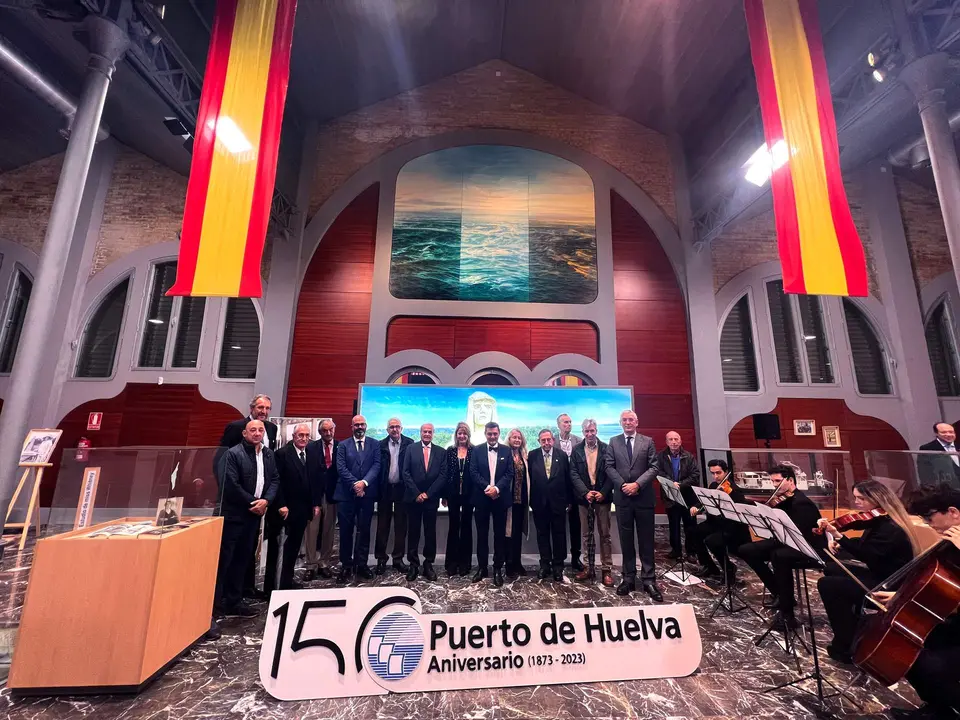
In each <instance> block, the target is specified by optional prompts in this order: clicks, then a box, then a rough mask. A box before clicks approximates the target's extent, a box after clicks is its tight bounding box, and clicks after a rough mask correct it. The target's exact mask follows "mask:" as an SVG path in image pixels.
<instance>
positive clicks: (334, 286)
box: [304, 263, 373, 293]
mask: <svg viewBox="0 0 960 720" xmlns="http://www.w3.org/2000/svg"><path fill="white" fill-rule="evenodd" d="M310 281H311V285H310V287H311V288H323V290H324V291H325V292H346V293H369V292H372V291H373V263H338V264H336V265H334V264H332V263H331V264H325V265H323V266H322V268H321V269H320V270H319V271H317V272H315V273H312V274H311V278H310ZM304 284H306V281H304Z"/></svg>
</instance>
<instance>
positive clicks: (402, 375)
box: [390, 367, 440, 385]
mask: <svg viewBox="0 0 960 720" xmlns="http://www.w3.org/2000/svg"><path fill="white" fill-rule="evenodd" d="M390 382H391V383H394V384H395V385H439V384H440V382H439V381H438V380H437V378H436V376H435V375H434V374H433V373H432V372H430V371H429V370H427V369H426V368H421V367H412V368H405V369H403V370H401V371H400V372H398V373H394V375H393V377H391V378H390Z"/></svg>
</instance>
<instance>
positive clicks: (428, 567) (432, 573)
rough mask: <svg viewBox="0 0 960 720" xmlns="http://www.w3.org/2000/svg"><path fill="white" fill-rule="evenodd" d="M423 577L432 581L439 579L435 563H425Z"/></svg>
mask: <svg viewBox="0 0 960 720" xmlns="http://www.w3.org/2000/svg"><path fill="white" fill-rule="evenodd" d="M423 579H424V580H428V581H430V582H434V581H435V580H436V579H437V571H436V570H434V569H433V563H428V562H425V563H424V564H423Z"/></svg>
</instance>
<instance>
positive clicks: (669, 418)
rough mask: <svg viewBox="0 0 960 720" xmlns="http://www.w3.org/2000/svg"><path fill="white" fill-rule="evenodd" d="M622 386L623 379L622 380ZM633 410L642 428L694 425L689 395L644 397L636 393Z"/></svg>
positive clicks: (691, 400)
mask: <svg viewBox="0 0 960 720" xmlns="http://www.w3.org/2000/svg"><path fill="white" fill-rule="evenodd" d="M620 382H621V384H627V385H629V384H630V383H623V378H622V377H621V379H620ZM633 409H634V410H635V411H636V413H637V420H638V424H639V425H640V427H646V428H662V427H664V426H666V427H690V426H691V425H693V399H692V398H691V397H690V396H689V395H642V394H640V393H637V392H634V394H633Z"/></svg>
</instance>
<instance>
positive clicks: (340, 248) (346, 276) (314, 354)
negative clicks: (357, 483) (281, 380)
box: [285, 184, 380, 436]
mask: <svg viewBox="0 0 960 720" xmlns="http://www.w3.org/2000/svg"><path fill="white" fill-rule="evenodd" d="M379 201H380V185H379V184H375V185H371V186H370V187H369V188H367V189H366V190H364V191H363V192H362V193H360V194H359V195H358V196H357V197H356V198H355V199H354V200H353V202H351V203H350V204H349V205H348V206H347V207H346V208H344V210H343V212H341V213H340V215H339V216H338V217H337V219H336V220H335V221H334V222H333V224H332V225H331V226H330V229H329V230H327V232H326V234H325V235H324V236H323V239H322V240H321V241H320V246H319V247H318V248H317V251H316V252H315V253H314V255H313V257H312V258H311V259H310V264H309V266H307V272H306V275H305V276H304V279H303V285H302V286H301V289H300V299H299V302H298V304H297V315H296V320H295V325H294V331H293V351H292V353H291V358H290V376H289V381H288V384H287V402H286V406H285V410H286V413H287V415H304V416H306V417H318V416H322V417H327V416H329V417H332V418H333V420H334V422H335V423H336V424H337V435H338V436H346V435H348V434H349V432H350V417H351V415H352V414H353V405H354V402H355V401H356V399H357V386H358V385H359V384H360V383H362V382H363V381H364V379H365V377H366V372H367V336H368V333H369V330H370V301H371V298H372V297H373V257H374V252H375V249H376V240H377V208H378V204H379Z"/></svg>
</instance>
